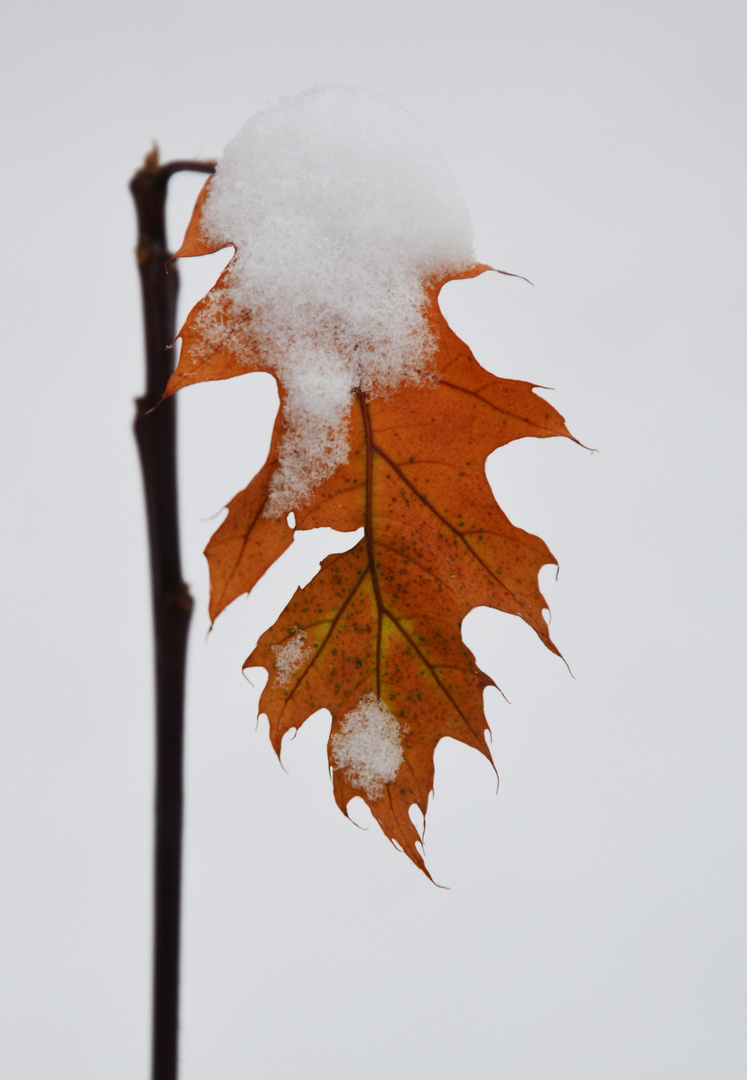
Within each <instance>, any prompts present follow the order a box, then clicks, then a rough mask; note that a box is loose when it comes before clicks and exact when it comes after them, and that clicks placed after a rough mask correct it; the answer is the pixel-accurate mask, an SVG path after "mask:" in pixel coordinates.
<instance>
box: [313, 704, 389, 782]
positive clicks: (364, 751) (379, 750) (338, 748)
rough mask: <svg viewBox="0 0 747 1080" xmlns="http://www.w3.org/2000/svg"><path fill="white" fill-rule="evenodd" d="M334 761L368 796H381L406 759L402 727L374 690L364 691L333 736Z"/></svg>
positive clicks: (347, 777) (348, 778)
mask: <svg viewBox="0 0 747 1080" xmlns="http://www.w3.org/2000/svg"><path fill="white" fill-rule="evenodd" d="M330 743H331V746H332V764H333V766H334V767H335V768H336V769H340V770H342V771H343V772H344V773H345V776H346V779H347V780H348V781H349V782H350V783H351V784H352V785H353V787H357V788H360V789H361V790H362V791H364V792H365V793H366V795H367V796H368V798H369V799H376V798H378V797H379V796H380V795H381V794H382V793H383V791H384V785H385V784H388V783H390V782H391V781H392V780H394V778H395V777H396V775H397V773H398V772H399V768H400V765H401V764H402V762H403V761H404V759H405V758H404V754H403V753H402V728H401V727H400V725H399V724H398V722H397V721H396V720H395V718H394V716H393V715H392V714H391V713H390V712H389V710H388V709H387V707H386V706H385V705H384V704H383V702H381V701H380V700H379V699H378V698H377V697H376V695H375V694H365V695H364V696H363V697H362V698H361V699H360V701H359V702H358V704H357V705H356V707H355V708H354V709H353V710H352V711H351V712H349V713H348V714H347V715H346V716H345V718H344V719H343V721H342V723H341V725H340V730H339V731H337V732H335V734H334V735H332V737H331V739H330Z"/></svg>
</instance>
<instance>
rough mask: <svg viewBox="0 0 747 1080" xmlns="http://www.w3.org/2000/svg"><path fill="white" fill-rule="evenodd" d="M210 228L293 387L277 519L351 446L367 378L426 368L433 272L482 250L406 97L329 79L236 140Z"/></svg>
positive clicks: (272, 363) (371, 392) (274, 365)
mask: <svg viewBox="0 0 747 1080" xmlns="http://www.w3.org/2000/svg"><path fill="white" fill-rule="evenodd" d="M203 228H204V232H205V238H206V239H208V240H210V241H213V242H217V243H219V244H222V243H231V244H234V245H235V247H236V255H235V256H234V259H233V262H232V263H231V269H230V272H229V288H230V295H231V300H232V302H233V305H234V313H235V316H236V318H235V319H234V320H233V326H232V335H233V337H234V341H235V339H236V338H237V337H238V338H240V339H242V340H243V341H244V342H245V343H246V345H247V346H248V347H250V348H252V349H254V350H257V351H258V352H259V353H260V355H261V356H262V358H263V360H264V362H265V363H266V364H267V365H268V367H269V368H270V369H271V370H272V371H273V372H274V373H275V374H276V375H277V376H278V378H279V379H280V381H281V382H282V384H283V386H284V387H285V389H286V391H287V397H286V399H285V406H284V407H285V410H286V421H287V424H288V430H289V434H288V436H287V437H286V440H285V443H284V445H283V446H282V447H281V454H280V465H279V467H278V470H277V471H276V473H275V477H274V481H273V488H272V492H271V498H270V504H269V506H268V510H267V513H269V514H270V516H273V517H275V516H280V515H281V514H285V513H287V512H288V511H289V510H292V509H293V507H294V506H298V505H299V504H302V502H303V500H304V499H305V498H306V497H307V496H308V495H309V493H310V492H311V491H312V490H313V489H314V487H316V486H317V484H319V483H320V482H321V481H322V480H324V479H325V478H326V477H327V476H329V475H330V474H331V473H332V472H333V471H334V469H335V468H336V467H337V466H338V465H339V464H340V463H341V462H343V461H345V460H346V459H347V454H348V447H347V435H346V432H345V430H344V427H345V419H346V416H347V413H348V410H349V408H350V404H351V399H352V395H353V394H354V392H355V391H356V390H357V389H361V390H363V391H365V393H366V394H367V395H368V396H376V395H380V394H384V393H388V392H390V391H391V390H393V389H395V388H396V387H398V386H399V385H401V384H402V383H403V382H405V381H414V380H422V379H424V378H427V377H428V361H429V358H430V357H431V356H432V353H433V344H432V342H431V340H430V335H429V332H428V327H427V324H426V322H425V320H424V318H423V305H424V301H425V292H424V282H425V281H427V279H428V278H431V277H433V276H434V275H438V274H444V273H448V272H449V271H458V270H461V269H464V268H466V267H468V266H470V265H471V264H473V263H474V261H475V259H474V243H473V234H472V226H471V223H470V220H469V215H468V213H467V210H466V207H465V205H464V201H463V199H462V197H461V195H460V193H459V191H458V189H457V187H456V184H455V183H454V180H453V179H452V177H451V175H450V173H449V169H448V166H447V165H446V162H445V161H444V159H443V158H442V157H441V155H440V153H439V151H438V149H437V147H436V146H435V144H434V142H433V140H432V139H431V137H430V135H429V134H428V133H427V132H426V131H425V130H424V129H423V128H421V127H420V126H419V125H418V124H416V123H415V121H414V120H413V119H412V117H411V116H410V115H409V114H408V113H407V112H406V111H405V110H404V109H402V108H399V107H397V106H395V105H392V104H391V103H390V102H388V101H387V100H386V99H385V98H384V97H382V96H380V95H378V94H374V93H371V92H369V91H366V90H362V89H354V88H350V87H344V86H322V87H317V88H315V89H312V90H307V91H304V92H303V93H301V94H299V95H298V96H296V97H293V98H285V99H282V100H281V101H280V102H279V103H277V104H276V105H273V106H271V107H269V108H267V109H265V110H264V111H263V112H260V113H258V114H257V115H256V116H255V117H254V118H253V119H251V120H249V121H248V123H247V124H245V126H244V127H243V128H242V129H241V131H240V132H239V134H238V135H237V136H236V137H235V138H234V139H233V140H232V141H231V142H230V143H229V144H228V146H227V147H226V150H225V152H224V155H223V157H222V159H221V160H220V161H219V163H218V167H217V170H216V174H215V177H214V178H213V181H212V184H211V194H210V196H209V198H208V200H207V202H206V205H205V209H204V215H203ZM247 315H250V316H251V317H250V318H246V316H247ZM218 331H220V332H224V331H225V328H220V327H219V328H217V329H216V332H218Z"/></svg>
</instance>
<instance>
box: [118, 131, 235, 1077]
mask: <svg viewBox="0 0 747 1080" xmlns="http://www.w3.org/2000/svg"><path fill="white" fill-rule="evenodd" d="M181 171H191V172H205V173H212V172H214V171H215V166H214V165H213V164H212V163H210V162H199V161H173V162H170V163H169V164H165V165H161V164H160V163H159V160H158V151H157V149H156V148H154V149H153V150H152V151H151V153H150V154H148V156H147V157H146V159H145V162H144V164H143V167H142V168H141V169H139V170H138V172H137V173H135V175H134V177H133V178H132V181H131V182H130V190H131V192H132V195H133V198H134V200H135V207H136V211H137V222H138V244H137V263H138V269H139V271H140V283H141V291H142V302H143V317H144V323H145V357H146V390H145V394H144V395H143V397H141V398H138V399H137V401H136V416H135V425H134V427H135V439H136V441H137V446H138V450H139V453H140V464H141V468H142V474H143V485H144V488H145V503H146V512H147V519H148V539H149V550H150V569H151V590H152V603H153V632H154V652H155V656H154V660H155V679H156V695H155V697H156V792H155V816H156V820H155V877H154V905H155V910H154V932H153V1044H152V1053H153V1057H152V1074H151V1075H152V1080H176V1076H177V1052H178V1046H177V1040H178V1024H179V927H180V908H181V863H182V817H183V756H184V684H185V672H186V652H187V637H188V632H189V622H190V617H191V614H192V597H191V595H190V593H189V589H188V587H187V585H186V584H185V583H184V581H183V580H182V571H181V563H180V559H179V522H178V515H177V510H178V506H177V488H176V405H175V402H174V399H173V398H171V399H169V400H167V401H165V402H164V403H163V404H162V405H161V406H160V408H158V409H156V411H155V412H149V410H151V409H153V408H154V407H155V405H156V404H157V403H158V401H159V400H160V398H161V395H162V393H163V390H164V387H165V386H166V383H167V381H168V378H169V376H170V374H171V371H172V354H171V352H170V349H169V347H170V345H171V343H172V341H173V339H174V335H175V333H176V301H177V295H178V291H179V276H178V273H177V271H176V268H175V267H174V266H173V264H172V266H171V267H170V268H169V271H168V273H167V272H166V263H167V261H168V260H169V258H170V254H169V252H168V250H167V246H166V190H167V186H168V181H169V179H170V177H171V176H173V175H174V173H176V172H181Z"/></svg>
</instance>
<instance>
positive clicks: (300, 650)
mask: <svg viewBox="0 0 747 1080" xmlns="http://www.w3.org/2000/svg"><path fill="white" fill-rule="evenodd" d="M272 651H273V653H274V654H275V685H276V686H282V687H284V686H288V684H289V683H290V681H291V679H292V678H293V676H294V675H295V674H296V672H297V671H298V670H299V668H300V667H301V665H302V664H303V662H304V660H305V659H306V657H307V656H308V655H309V654H310V653H311V652H312V646H311V643H310V642H309V643H308V644H307V642H306V631H305V630H299V631H298V632H297V633H295V634H294V635H293V637H292V638H289V639H288V641H286V643H285V645H273V646H272Z"/></svg>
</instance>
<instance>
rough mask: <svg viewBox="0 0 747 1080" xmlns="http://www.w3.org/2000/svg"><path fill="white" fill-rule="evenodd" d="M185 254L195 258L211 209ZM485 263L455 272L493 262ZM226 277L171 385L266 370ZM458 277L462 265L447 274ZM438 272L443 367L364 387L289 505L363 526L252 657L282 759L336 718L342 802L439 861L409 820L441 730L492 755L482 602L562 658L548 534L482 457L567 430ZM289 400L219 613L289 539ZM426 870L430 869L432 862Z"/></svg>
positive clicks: (243, 498) (416, 855) (333, 754)
mask: <svg viewBox="0 0 747 1080" xmlns="http://www.w3.org/2000/svg"><path fill="white" fill-rule="evenodd" d="M201 205H202V204H201V203H198V206H197V208H196V211H195V215H194V216H193V219H192V222H191V224H190V228H189V231H188V233H187V238H186V240H185V244H184V245H183V247H182V248H181V249H180V253H179V254H181V255H188V254H193V253H195V254H196V253H198V252H200V251H201V250H202V247H201V245H202V246H203V247H204V244H203V242H202V241H201V239H200V236H201V229H200V207H201ZM489 269H490V268H489V267H486V266H484V265H475V266H474V267H473V268H471V269H470V270H468V271H465V272H464V273H462V274H459V275H454V276H457V277H473V276H475V275H477V274H480V273H483V272H484V271H486V270H489ZM225 278H226V275H225V274H224V275H223V276H222V278H221V279H220V280H219V281H218V283H217V284H216V286H215V288H214V289H213V290H212V292H211V293H210V294H209V295H208V297H207V298H206V299H205V300H203V301H202V302H201V303H200V304H198V305H197V307H196V308H195V309H194V311H193V312H192V313H191V314H190V316H189V318H188V320H187V322H186V323H185V326H184V328H183V330H182V332H181V338H182V351H181V355H180V360H179V365H178V367H177V370H176V372H175V374H174V376H173V377H172V379H171V381H170V383H169V386H168V388H167V391H166V395H168V394H170V393H173V392H174V391H175V390H176V389H179V388H180V387H182V386H186V385H189V384H190V383H194V382H201V381H205V380H208V379H223V378H230V377H231V376H232V375H236V374H242V373H244V372H246V371H257V370H267V368H266V367H263V365H262V363H261V361H260V360H259V359H258V358H257V357H256V356H252V355H249V356H246V355H245V354H244V352H241V353H240V354H239V352H238V351H237V350H238V348H239V345H238V343H239V342H240V341H241V340H242V336H241V335H240V334H238V335H237V333H236V330H237V320H238V319H241V318H244V319H245V318H246V317H247V316H246V314H244V315H242V314H241V313H237V312H236V311H234V310H233V309H232V306H231V303H230V299H229V297H228V291H227V289H226V284H225ZM446 280H451V278H449V279H446ZM444 283H445V282H444V281H443V280H440V281H434V282H431V283H430V286H429V289H428V297H429V299H428V306H427V312H426V315H427V318H428V321H429V323H430V326H431V329H432V332H433V334H434V335H435V339H436V342H437V346H438V348H437V353H436V357H437V360H436V364H435V367H434V370H433V371H432V373H431V377H430V378H429V379H428V380H427V381H425V382H422V383H420V384H418V385H413V384H412V383H410V384H409V385H405V386H403V387H401V388H400V389H399V390H398V391H397V392H396V393H392V394H389V395H386V396H379V397H373V398H368V397H367V396H366V395H365V394H364V393H363V391H361V390H358V392H357V393H356V395H355V399H354V402H353V406H352V409H351V412H350V415H349V418H348V432H347V437H348V444H349V447H350V454H349V459H348V461H347V462H346V463H345V464H343V465H341V466H340V467H338V468H337V470H336V471H335V472H334V473H333V475H332V476H330V477H329V478H328V479H327V480H326V481H325V482H323V483H322V484H321V485H320V486H319V487H317V488H316V490H314V491H313V492H312V494H311V495H310V496H309V497H308V498H307V499H306V500H305V502H304V503H303V505H300V506H298V507H296V508H295V515H296V523H297V525H298V527H299V528H302V529H309V528H316V527H320V526H330V527H332V528H335V529H339V530H343V531H349V530H354V529H358V528H360V527H363V529H364V536H363V538H362V539H361V540H360V542H359V543H358V544H356V546H355V547H354V548H353V549H352V550H350V551H347V552H344V553H343V554H339V555H334V556H331V557H329V558H328V559H326V560H325V561H324V562H323V564H322V567H321V569H320V572H319V573H318V574H317V576H316V577H315V578H314V579H313V580H312V582H311V583H310V584H309V585H308V586H306V588H304V589H299V590H298V591H297V592H296V594H295V596H294V597H293V598H292V600H291V602H290V603H289V604H288V606H287V607H286V609H285V611H284V612H283V614H282V615H281V617H280V618H279V620H278V622H277V623H276V624H275V626H273V627H271V628H270V629H269V630H268V631H267V632H266V633H265V634H263V635H262V637H261V639H260V641H259V643H258V644H257V647H256V648H255V649H254V651H253V652H252V654H251V655H250V656H249V658H248V659H247V661H246V665H245V666H246V667H251V666H261V667H264V668H267V670H268V672H269V680H268V683H267V687H266V689H265V691H264V693H263V695H262V698H261V701H260V710H261V711H263V712H266V713H267V716H268V718H269V723H270V737H271V740H272V743H273V746H274V748H275V750H276V752H277V753H278V754H279V753H280V749H281V744H282V740H283V737H284V735H285V734H286V733H287V732H289V731H291V730H292V729H297V728H299V727H300V726H301V725H302V724H303V723H304V721H305V720H306V719H307V718H308V717H309V716H310V715H311V714H312V713H313V712H315V711H317V710H318V709H321V708H327V709H329V710H330V712H331V714H332V729H331V734H330V742H329V748H328V753H329V764H330V768H331V770H332V776H333V783H334V793H335V798H336V800H337V803H338V805H339V806H340V808H341V809H342V810H343V812H345V813H347V805H348V803H349V802H350V800H351V799H352V798H354V797H355V796H360V797H362V798H363V799H364V800H365V801H366V802H367V804H368V805H369V807H370V809H371V812H372V813H373V815H374V817H375V818H376V820H377V821H378V823H379V825H380V826H381V828H382V830H383V831H384V833H385V834H386V835H387V836H388V837H389V838H390V839H391V840H392V841H394V842H395V843H396V844H398V845H399V846H400V847H401V848H402V849H403V850H404V852H405V853H406V854H407V855H408V857H409V858H410V859H412V861H413V862H414V863H415V864H416V865H417V866H419V867H420V869H421V870H423V871H424V872H425V873H426V874H427V873H428V871H427V869H426V867H425V863H424V861H423V855H422V851H421V838H420V835H419V833H418V831H417V829H416V828H415V826H414V825H413V823H412V821H411V819H410V814H409V811H410V808H411V806H413V805H416V806H417V807H418V808H419V809H420V810H421V812H422V813H423V814H425V813H426V810H427V805H428V799H429V796H430V793H431V791H432V788H433V755H434V752H435V749H436V746H437V744H438V742H439V741H440V740H441V739H442V738H445V737H450V738H453V739H457V740H458V741H460V742H463V743H465V744H466V745H468V746H471V747H473V748H474V749H476V750H478V751H479V752H480V753H482V754H484V755H485V757H487V758H488V760H491V762H492V759H491V756H490V751H489V749H488V746H487V743H486V740H485V733H486V730H487V724H486V721H485V716H484V711H483V691H484V689H485V687H486V686H489V685H492V680H491V679H490V678H489V677H488V676H487V675H486V674H485V673H483V672H482V671H480V670H479V668H478V667H477V666H476V664H475V661H474V658H473V656H472V654H471V653H470V651H469V650H468V649H467V647H466V646H465V645H464V643H463V641H462V638H461V633H460V628H461V623H462V620H463V619H464V617H465V616H466V615H467V614H468V612H469V611H470V610H472V609H473V608H474V607H476V606H480V605H486V606H490V607H493V608H496V609H498V610H500V611H504V612H508V613H510V614H514V615H518V616H519V617H520V618H522V619H524V620H525V622H527V623H528V624H529V625H530V626H531V627H532V628H533V629H534V630H535V632H536V633H537V634H538V636H539V637H540V638H541V640H542V641H543V642H544V643H545V645H546V646H547V647H548V648H549V649H550V650H552V651H553V652H555V653H557V649H556V647H555V645H554V644H553V642H552V641H551V639H550V635H549V630H548V625H547V622H546V620H545V618H544V614H543V612H544V610H545V608H546V604H545V600H544V598H543V596H542V594H541V593H540V591H539V586H538V574H539V570H540V569H541V567H542V566H544V565H546V564H548V563H554V562H555V560H554V558H553V556H552V554H551V553H550V551H549V549H548V548H547V546H546V545H545V544H544V542H543V541H542V540H540V539H539V538H538V537H536V536H533V535H531V534H530V533H527V532H524V531H523V530H521V529H519V528H517V527H516V526H515V525H513V524H512V523H511V522H510V521H509V520H508V518H507V517H506V515H505V514H504V513H503V512H502V511H501V509H500V508H499V506H498V505H497V503H496V501H495V498H494V496H493V493H492V490H491V488H490V485H489V484H488V481H487V478H486V475H485V461H486V458H487V457H488V455H489V454H490V453H492V452H493V451H494V450H495V449H496V448H498V447H501V446H505V445H506V444H508V443H509V442H512V441H513V440H515V439H520V438H525V437H534V438H546V437H549V436H556V435H562V436H566V437H569V438H571V437H572V436H570V433H569V432H568V430H567V428H566V426H565V424H564V422H563V418H562V417H561V416H560V415H559V414H558V413H557V412H556V410H555V409H553V407H552V406H551V405H549V404H548V403H547V402H546V401H545V400H544V399H543V398H541V397H539V396H538V395H537V394H536V393H535V388H534V387H533V386H532V385H531V384H529V383H525V382H518V381H515V380H509V379H501V378H498V377H497V376H495V375H492V374H490V373H489V372H487V371H486V370H484V369H483V368H482V367H481V366H480V365H479V364H478V363H477V361H476V360H475V359H474V357H473V356H472V354H471V352H470V351H469V349H468V348H467V346H466V345H465V344H464V343H463V342H462V341H460V340H459V338H457V337H456V335H455V334H454V333H453V332H452V331H451V329H450V328H449V326H448V325H447V323H446V321H445V319H444V317H443V315H442V313H441V311H440V309H439V307H438V299H437V298H438V294H439V291H440V288H441V287H442V285H443V284H444ZM280 393H281V407H280V412H279V414H278V420H277V422H276V429H275V432H274V436H273V444H272V448H271V451H270V455H269V458H268V461H267V463H266V464H265V465H264V467H263V468H262V470H261V471H260V472H259V474H258V475H257V476H256V477H255V478H254V480H253V481H252V483H251V484H250V485H249V487H248V488H247V489H246V490H245V491H244V492H242V493H240V494H239V495H237V496H236V498H235V499H233V500H232V502H231V503H230V505H229V508H228V511H229V512H228V517H227V519H226V520H225V522H224V523H223V524H222V525H221V526H220V528H219V529H218V531H217V532H216V534H215V536H214V537H213V538H212V540H211V541H210V543H209V545H208V547H207V550H206V555H207V558H208V561H209V565H210V575H211V604H210V611H211V617H212V618H215V617H216V616H217V615H218V614H219V613H220V611H222V610H223V609H224V608H225V607H226V605H227V604H229V603H230V602H231V601H232V600H233V599H235V598H236V597H237V596H238V595H240V594H241V593H244V592H249V591H250V590H251V588H252V587H253V586H254V584H255V583H256V582H257V580H258V579H259V578H260V577H261V575H262V574H263V573H264V572H265V570H266V569H267V568H268V567H269V566H270V565H271V564H272V563H273V562H274V560H275V559H276V558H277V557H278V556H279V555H280V554H281V553H282V552H283V551H284V550H285V549H286V548H287V547H288V545H289V544H290V543H291V540H292V536H293V533H292V530H291V529H290V528H289V527H288V526H287V524H286V522H285V518H284V517H283V518H274V517H271V516H268V515H267V513H266V503H267V498H268V492H269V490H270V485H271V483H272V477H273V474H274V472H275V470H276V468H277V463H278V447H279V446H280V444H281V441H282V438H283V435H284V428H283V424H284V414H283V387H282V386H281V387H280ZM429 876H430V875H429Z"/></svg>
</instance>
